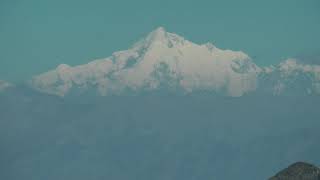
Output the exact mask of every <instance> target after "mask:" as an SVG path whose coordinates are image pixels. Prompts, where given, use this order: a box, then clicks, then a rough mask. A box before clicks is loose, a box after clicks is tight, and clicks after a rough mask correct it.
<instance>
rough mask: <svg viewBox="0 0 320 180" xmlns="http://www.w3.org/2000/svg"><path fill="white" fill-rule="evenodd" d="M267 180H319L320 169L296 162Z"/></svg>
mask: <svg viewBox="0 0 320 180" xmlns="http://www.w3.org/2000/svg"><path fill="white" fill-rule="evenodd" d="M269 180H320V169H319V168H318V167H316V166H314V165H311V164H308V163H303V162H297V163H295V164H292V165H290V166H289V167H288V168H286V169H284V170H282V171H281V172H279V173H278V174H276V175H275V176H274V177H272V178H270V179H269Z"/></svg>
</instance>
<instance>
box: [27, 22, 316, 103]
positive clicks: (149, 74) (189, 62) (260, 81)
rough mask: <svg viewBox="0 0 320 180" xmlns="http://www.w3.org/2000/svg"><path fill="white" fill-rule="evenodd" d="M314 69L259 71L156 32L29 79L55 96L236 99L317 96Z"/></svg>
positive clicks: (234, 56) (232, 56)
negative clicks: (210, 95)
mask: <svg viewBox="0 0 320 180" xmlns="http://www.w3.org/2000/svg"><path fill="white" fill-rule="evenodd" d="M319 67H320V66H318V65H304V64H299V63H298V62H297V61H296V60H293V59H289V60H286V61H284V62H283V63H281V64H279V65H278V66H270V67H264V68H260V67H258V66H257V65H256V64H255V63H254V62H253V61H252V60H251V58H250V57H249V56H248V55H247V54H245V53H243V52H241V51H232V50H222V49H219V48H217V47H215V46H214V45H213V44H211V43H206V44H201V45H199V44H196V43H192V42H190V41H188V40H186V39H184V38H183V37H181V36H179V35H176V34H173V33H169V32H166V31H165V29H164V28H162V27H160V28H158V29H156V30H155V31H153V32H151V33H150V34H148V35H147V36H146V37H145V38H143V39H142V40H140V41H138V42H137V43H136V44H134V45H133V46H132V47H131V48H130V49H128V50H124V51H119V52H115V53H113V54H112V56H110V57H108V58H105V59H98V60H95V61H92V62H90V63H88V64H84V65H78V66H74V67H71V66H68V65H66V64H61V65H59V66H58V67H57V68H56V69H54V70H51V71H49V72H46V73H43V74H40V75H38V76H35V77H33V78H32V80H31V81H30V84H31V86H32V87H33V88H35V89H36V90H39V91H41V92H44V93H48V94H53V95H58V96H65V95H66V94H68V93H70V92H71V91H87V90H89V89H90V90H92V89H93V90H95V91H97V92H98V93H99V94H100V95H109V94H122V93H125V92H145V91H155V90H160V89H166V90H170V91H182V92H184V93H190V92H194V91H198V90H201V91H210V92H214V93H218V94H223V95H227V96H235V97H237V96H242V95H244V94H246V93H249V92H252V91H255V90H257V89H259V90H263V91H268V92H272V93H273V94H282V93H285V92H286V91H287V90H289V91H292V90H293V89H292V87H293V86H294V87H299V88H300V89H301V90H303V91H304V92H306V93H307V94H308V93H309V94H311V93H319V92H320V87H319V86H320V85H319V83H320V70H319V69H320V68H319ZM305 78H306V79H305ZM306 80H308V82H307V81H306ZM301 83H302V84H301ZM258 86H259V87H258Z"/></svg>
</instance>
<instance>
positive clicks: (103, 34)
mask: <svg viewBox="0 0 320 180" xmlns="http://www.w3.org/2000/svg"><path fill="white" fill-rule="evenodd" d="M158 26H163V27H165V28H166V30H167V31H169V32H174V33H177V34H179V35H182V36H184V37H185V38H187V39H189V40H191V41H193V42H196V43H205V42H207V41H210V42H212V43H214V44H215V45H216V46H217V47H219V48H228V49H233V50H242V51H244V52H246V53H247V54H249V55H250V56H251V57H252V58H253V59H254V61H255V62H256V63H257V64H258V65H269V64H276V63H278V62H279V61H280V60H283V59H285V58H287V57H295V56H301V55H310V54H314V53H319V52H320V45H319V42H320V1H319V0H268V1H262V0H261V1H260V0H241V1H240V0H234V1H231V0H230V1H228V0H221V1H217V0H205V1H201V0H197V1H196V0H193V1H188V0H171V1H169V0H157V1H152V0H127V1H123V0H122V1H121V0H116V1H115V0H104V1H103V0H90V1H89V0H86V1H84V0H70V1H68V0H54V1H48V0H47V1H46V0H1V1H0V49H1V53H0V79H4V80H8V81H14V82H17V81H23V80H26V79H29V78H30V77H31V76H32V75H35V74H38V73H41V72H44V71H47V70H49V69H52V68H55V67H56V66H57V65H58V64H60V63H66V64H69V65H76V64H82V63H86V62H89V61H90V60H93V59H95V58H103V57H108V56H109V55H111V53H112V52H114V51H117V50H123V49H127V48H128V47H130V46H131V45H132V44H133V43H134V42H135V41H137V40H138V39H140V38H141V37H143V36H145V35H146V34H147V33H148V32H150V31H152V30H153V29H155V28H156V27H158Z"/></svg>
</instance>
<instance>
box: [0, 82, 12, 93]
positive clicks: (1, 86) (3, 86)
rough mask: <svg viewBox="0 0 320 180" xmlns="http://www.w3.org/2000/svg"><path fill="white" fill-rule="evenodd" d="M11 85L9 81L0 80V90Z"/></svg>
mask: <svg viewBox="0 0 320 180" xmlns="http://www.w3.org/2000/svg"><path fill="white" fill-rule="evenodd" d="M12 86H13V85H12V84H11V83H8V82H6V81H3V80H0V92H2V91H5V90H6V89H7V88H9V87H12Z"/></svg>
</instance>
